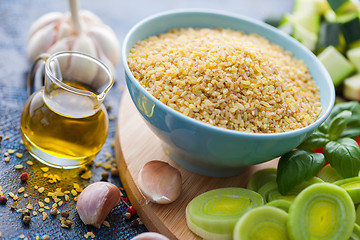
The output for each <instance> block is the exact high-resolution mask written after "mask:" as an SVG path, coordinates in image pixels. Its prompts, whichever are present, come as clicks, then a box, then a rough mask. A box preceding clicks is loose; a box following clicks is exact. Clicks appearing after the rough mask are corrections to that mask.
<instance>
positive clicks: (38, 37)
mask: <svg viewBox="0 0 360 240" xmlns="http://www.w3.org/2000/svg"><path fill="white" fill-rule="evenodd" d="M55 34H56V33H55V30H54V24H50V25H48V26H46V27H44V28H42V29H40V30H39V31H37V32H36V33H35V34H34V35H33V36H32V38H31V39H30V40H29V42H28V48H27V50H28V53H27V54H28V57H29V59H30V60H35V59H36V58H37V57H38V56H39V55H40V54H41V53H44V52H47V49H48V48H49V47H50V46H51V44H52V43H53V42H54V39H55Z"/></svg>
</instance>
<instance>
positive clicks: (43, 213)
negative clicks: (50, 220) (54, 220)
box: [42, 212, 48, 221]
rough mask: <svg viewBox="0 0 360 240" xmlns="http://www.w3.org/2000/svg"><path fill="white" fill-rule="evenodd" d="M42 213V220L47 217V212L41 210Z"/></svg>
mask: <svg viewBox="0 0 360 240" xmlns="http://www.w3.org/2000/svg"><path fill="white" fill-rule="evenodd" d="M42 215H43V221H45V219H46V218H47V217H48V214H47V213H46V212H42Z"/></svg>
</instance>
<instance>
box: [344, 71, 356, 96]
mask: <svg viewBox="0 0 360 240" xmlns="http://www.w3.org/2000/svg"><path fill="white" fill-rule="evenodd" d="M343 95H344V97H345V98H346V99H349V100H357V101H360V74H356V75H353V76H351V77H348V78H346V79H345V80H344V88H343Z"/></svg>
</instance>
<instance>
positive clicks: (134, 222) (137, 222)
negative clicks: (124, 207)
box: [130, 219, 139, 228]
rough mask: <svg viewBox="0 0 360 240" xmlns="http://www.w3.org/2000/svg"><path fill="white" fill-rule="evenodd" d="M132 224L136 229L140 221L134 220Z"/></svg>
mask: <svg viewBox="0 0 360 240" xmlns="http://www.w3.org/2000/svg"><path fill="white" fill-rule="evenodd" d="M130 224H131V226H132V227H135V228H136V227H138V226H139V221H138V220H137V219H134V220H132V221H131V223H130Z"/></svg>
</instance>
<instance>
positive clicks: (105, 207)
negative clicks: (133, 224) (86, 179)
mask: <svg viewBox="0 0 360 240" xmlns="http://www.w3.org/2000/svg"><path fill="white" fill-rule="evenodd" d="M120 200H121V192H120V190H119V189H118V188H117V187H116V186H115V185H114V184H112V183H109V182H96V183H93V184H90V185H89V186H87V187H86V188H85V189H84V190H83V191H82V192H81V193H80V195H79V198H78V200H77V203H76V209H77V211H78V213H79V216H80V218H81V220H82V221H83V222H84V224H86V225H92V226H94V227H97V228H100V226H101V224H102V223H103V222H104V220H105V218H106V217H107V215H108V214H109V213H110V211H111V210H112V209H113V208H114V207H115V206H116V205H118V204H119V202H120Z"/></svg>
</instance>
